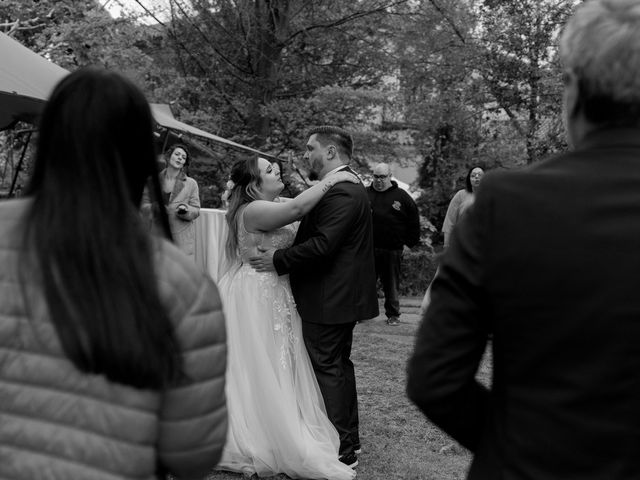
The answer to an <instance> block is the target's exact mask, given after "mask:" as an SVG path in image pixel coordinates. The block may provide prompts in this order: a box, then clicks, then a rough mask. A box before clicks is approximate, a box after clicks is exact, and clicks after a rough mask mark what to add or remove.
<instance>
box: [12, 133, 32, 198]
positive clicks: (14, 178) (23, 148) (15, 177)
mask: <svg viewBox="0 0 640 480" xmlns="http://www.w3.org/2000/svg"><path fill="white" fill-rule="evenodd" d="M32 133H33V131H30V132H29V135H27V140H26V141H25V142H24V147H22V153H20V160H19V161H18V166H17V167H16V170H15V172H14V173H13V180H12V181H11V188H9V198H11V197H12V196H13V189H14V188H15V186H16V181H17V180H18V174H19V173H20V169H21V168H22V162H23V161H24V155H25V153H27V147H28V146H29V142H30V141H31V134H32Z"/></svg>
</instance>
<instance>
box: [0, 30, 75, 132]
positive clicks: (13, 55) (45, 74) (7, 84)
mask: <svg viewBox="0 0 640 480" xmlns="http://www.w3.org/2000/svg"><path fill="white" fill-rule="evenodd" d="M68 73H69V72H67V71H66V70H65V69H64V68H62V67H59V66H58V65H56V64H55V63H52V62H50V61H48V60H46V59H45V58H43V57H41V56H40V55H38V54H37V53H34V52H32V51H31V50H29V49H28V48H27V47H25V46H23V45H22V44H20V43H19V42H16V41H15V40H13V39H12V38H11V37H9V36H8V35H5V34H4V33H0V130H4V129H6V128H10V127H12V126H13V125H14V124H15V123H16V122H17V121H19V120H22V121H25V122H29V123H33V122H34V120H35V119H36V118H37V117H38V115H39V114H40V112H42V109H43V107H44V104H45V102H46V99H47V98H48V97H49V94H50V93H51V91H52V90H53V87H55V85H56V84H57V83H58V81H60V80H61V79H62V78H63V77H64V76H65V75H67V74H68Z"/></svg>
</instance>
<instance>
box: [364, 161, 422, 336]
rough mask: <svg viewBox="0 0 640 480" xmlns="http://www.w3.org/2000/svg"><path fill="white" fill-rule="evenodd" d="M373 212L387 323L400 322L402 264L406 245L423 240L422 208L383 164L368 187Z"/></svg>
mask: <svg viewBox="0 0 640 480" xmlns="http://www.w3.org/2000/svg"><path fill="white" fill-rule="evenodd" d="M367 193H368V194H369V201H370V202H371V214H372V215H373V246H374V249H375V250H374V251H375V262H376V276H377V277H378V278H380V281H381V282H382V291H383V292H384V312H385V314H386V316H387V324H389V325H394V326H395V325H399V324H400V299H399V296H398V287H399V285H400V263H401V261H402V253H403V250H404V249H405V248H407V247H408V248H411V247H413V246H415V245H417V244H418V242H419V241H420V217H419V215H418V207H416V204H415V202H414V201H413V199H412V198H411V196H409V194H408V193H407V192H405V191H404V190H402V189H401V188H399V187H398V184H397V183H396V182H394V181H393V180H391V169H390V168H389V165H388V164H386V163H379V164H378V165H376V166H375V167H374V169H373V182H372V183H371V185H370V186H369V187H368V188H367Z"/></svg>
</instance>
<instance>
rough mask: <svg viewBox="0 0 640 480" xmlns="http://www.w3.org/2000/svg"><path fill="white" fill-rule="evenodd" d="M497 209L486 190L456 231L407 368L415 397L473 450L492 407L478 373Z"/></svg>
mask: <svg viewBox="0 0 640 480" xmlns="http://www.w3.org/2000/svg"><path fill="white" fill-rule="evenodd" d="M487 187H489V185H487ZM483 193H484V194H485V195H483ZM491 205H492V202H491V199H490V195H489V191H488V188H487V190H485V191H483V190H482V188H481V190H480V192H479V193H478V196H477V199H476V203H475V205H473V206H472V207H470V210H469V213H468V215H465V217H464V218H463V220H462V221H461V222H460V224H459V225H458V226H457V227H456V231H455V232H454V234H453V238H452V241H451V245H450V247H449V249H448V250H447V252H446V254H445V255H444V258H443V260H442V263H441V265H440V270H439V272H438V275H437V276H436V278H435V279H434V281H433V283H432V287H431V303H430V304H429V307H428V309H427V311H426V313H425V314H424V317H423V319H422V323H421V325H420V328H419V330H418V334H417V337H416V344H415V349H414V352H413V355H412V357H411V358H410V360H409V363H408V368H407V373H408V379H407V394H408V396H409V398H410V399H411V400H412V401H413V402H414V403H415V404H416V405H417V406H418V407H419V408H420V410H422V411H423V412H424V414H425V415H426V416H427V417H429V418H430V419H431V420H432V421H433V422H434V423H435V424H436V425H438V426H439V427H440V428H442V429H443V430H444V431H445V432H447V433H448V434H449V435H451V436H452V437H453V438H454V439H456V440H457V441H458V442H460V443H461V444H462V445H464V446H465V447H467V448H469V449H470V450H472V451H474V450H475V448H476V446H477V444H478V441H479V439H480V437H481V435H482V430H483V425H484V423H485V421H486V417H487V414H488V402H489V392H488V390H487V388H485V387H484V386H482V385H481V384H479V383H478V382H477V381H476V380H475V374H476V371H477V369H478V366H479V363H480V360H481V358H482V354H483V353H484V350H485V347H486V343H487V337H488V327H487V322H486V318H485V317H486V308H485V306H484V301H485V298H486V296H485V295H484V290H483V277H484V271H485V268H486V262H487V255H488V246H490V245H491V243H490V238H489V231H490V230H489V225H490V218H491Z"/></svg>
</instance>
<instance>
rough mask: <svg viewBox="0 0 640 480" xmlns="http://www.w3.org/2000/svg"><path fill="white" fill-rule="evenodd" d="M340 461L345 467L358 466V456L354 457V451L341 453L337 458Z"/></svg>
mask: <svg viewBox="0 0 640 480" xmlns="http://www.w3.org/2000/svg"><path fill="white" fill-rule="evenodd" d="M339 460H340V461H341V462H342V463H344V464H345V465H346V466H347V467H351V468H354V467H357V466H358V457H356V454H355V453H350V454H348V455H342V456H341V457H340V459H339Z"/></svg>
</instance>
